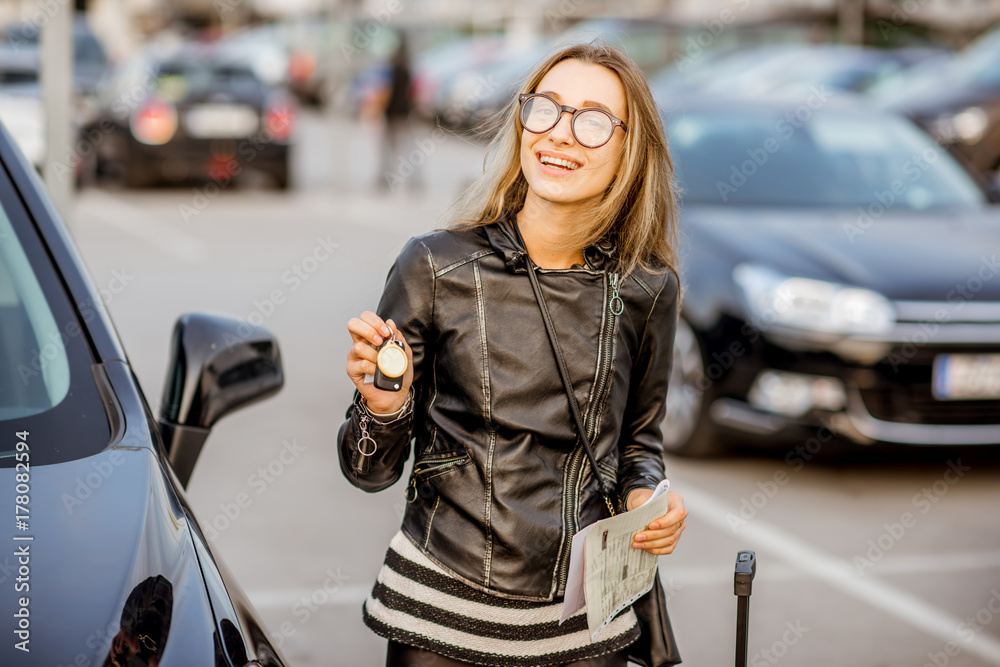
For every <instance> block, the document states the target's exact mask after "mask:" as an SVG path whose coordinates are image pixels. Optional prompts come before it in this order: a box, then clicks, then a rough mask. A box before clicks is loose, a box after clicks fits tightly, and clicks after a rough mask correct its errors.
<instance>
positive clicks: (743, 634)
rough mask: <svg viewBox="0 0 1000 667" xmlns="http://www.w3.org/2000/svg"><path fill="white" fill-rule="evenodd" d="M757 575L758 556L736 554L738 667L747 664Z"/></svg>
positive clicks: (735, 587)
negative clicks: (748, 633) (752, 598)
mask: <svg viewBox="0 0 1000 667" xmlns="http://www.w3.org/2000/svg"><path fill="white" fill-rule="evenodd" d="M756 574H757V556H756V554H754V552H752V551H749V550H747V551H741V552H739V553H738V554H736V571H735V572H734V573H733V594H734V595H736V596H737V597H736V600H737V601H736V667H746V664H747V630H748V628H749V625H750V594H751V593H752V592H753V578H754V576H755V575H756Z"/></svg>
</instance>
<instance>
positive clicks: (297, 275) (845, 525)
mask: <svg viewBox="0 0 1000 667" xmlns="http://www.w3.org/2000/svg"><path fill="white" fill-rule="evenodd" d="M309 123H311V124H312V125H310V127H312V130H311V132H310V135H315V136H317V137H318V136H320V135H322V133H323V132H326V133H327V134H326V135H325V139H324V140H322V141H320V140H316V141H312V142H307V143H306V144H303V145H300V152H299V154H298V155H297V156H296V173H295V178H296V182H297V183H298V186H299V187H298V188H297V189H296V190H293V192H291V193H288V194H278V193H270V192H266V191H263V192H257V191H245V190H239V189H237V188H223V189H222V190H221V191H220V192H218V193H217V194H215V195H214V196H212V197H211V198H210V200H209V201H208V203H207V204H206V205H205V206H204V207H203V208H202V209H200V210H199V212H198V213H197V214H196V215H193V216H190V217H189V219H185V218H184V216H183V215H182V211H183V207H184V206H185V205H191V202H192V201H194V198H195V197H196V196H197V194H198V192H199V190H198V188H192V187H190V186H183V187H178V188H172V189H157V190H151V191H145V192H125V191H120V190H115V189H111V188H107V189H97V190H88V191H84V192H83V193H82V194H81V195H80V197H79V198H78V200H77V202H76V205H75V210H74V213H73V216H72V218H71V225H72V233H73V235H74V236H75V237H76V239H77V240H78V242H79V245H80V247H81V250H82V253H83V255H84V259H85V261H86V263H87V265H88V266H89V268H90V270H91V273H92V276H93V278H94V282H95V284H96V286H97V287H98V289H99V290H104V291H103V292H102V294H104V295H105V300H106V301H107V302H108V307H109V309H110V311H111V313H112V316H113V317H114V319H115V322H116V324H117V327H118V331H119V333H120V335H121V337H122V339H123V341H124V345H125V349H126V350H127V352H128V355H129V359H130V361H131V363H132V365H133V367H134V369H135V371H136V374H137V375H138V377H139V379H140V381H141V382H142V384H143V386H144V388H145V391H146V393H147V398H148V399H149V401H150V404H151V407H152V408H153V410H154V411H155V410H156V406H157V402H158V400H159V393H160V388H161V386H162V383H163V374H164V370H165V367H166V363H167V343H168V340H169V336H170V332H171V327H172V324H173V321H174V319H175V318H176V317H177V315H179V314H180V313H182V312H187V311H191V310H208V311H216V312H227V313H231V314H234V315H236V316H239V317H242V318H244V319H247V318H250V317H251V316H252V315H253V313H258V315H256V316H253V317H255V318H260V319H261V320H262V321H263V322H264V324H265V326H267V327H268V328H270V329H271V330H272V331H274V332H275V333H276V334H277V336H278V338H279V341H280V344H281V351H282V356H283V361H284V364H285V369H286V386H285V387H284V389H283V390H282V391H281V393H280V394H278V395H277V396H276V397H275V398H273V399H271V400H269V401H266V402H264V403H261V404H259V405H254V406H252V407H250V408H247V409H246V411H245V413H243V414H241V415H240V418H236V417H227V418H226V419H223V420H222V421H221V422H220V423H219V424H218V425H217V426H216V427H215V429H214V431H213V434H212V436H211V437H210V438H209V441H208V444H207V445H206V448H205V451H204V453H203V455H202V458H201V460H200V461H199V463H198V466H197V468H196V469H195V472H194V475H193V477H192V480H191V484H190V488H189V491H188V495H189V500H190V502H191V504H192V506H193V508H194V510H195V512H196V513H197V514H198V516H199V519H200V521H201V523H202V525H203V526H207V527H208V528H207V532H208V533H209V536H210V537H211V538H212V541H213V543H214V545H215V548H216V549H217V551H218V553H219V554H221V556H222V557H223V558H224V559H225V561H226V562H227V563H228V564H229V566H230V568H231V569H232V570H233V571H234V573H235V574H236V576H237V578H238V579H239V581H240V582H241V583H242V584H243V586H244V588H246V589H247V591H248V592H249V594H250V597H251V599H252V600H253V601H254V602H255V604H256V605H257V607H258V609H259V611H260V612H261V615H262V617H263V618H264V620H265V621H266V623H267V625H268V627H269V629H270V631H271V633H272V637H274V638H275V641H276V642H277V643H280V644H281V645H282V649H283V650H284V652H285V653H286V656H287V657H288V658H289V661H290V664H292V665H296V666H298V667H308V666H310V665H317V666H318V665H331V664H334V665H352V666H365V665H373V666H374V665H381V664H384V657H383V656H384V654H383V651H384V642H383V640H381V639H380V638H378V637H376V636H375V635H374V634H372V633H371V632H370V631H368V630H367V629H366V628H365V627H364V626H363V624H362V623H361V612H360V608H361V603H362V601H363V599H364V597H365V595H366V594H367V592H368V590H369V589H370V587H371V584H372V582H373V580H374V577H375V574H376V573H377V571H378V568H379V566H380V564H381V561H382V557H383V555H384V553H385V548H386V546H387V544H388V540H389V538H390V536H391V535H392V534H393V532H395V530H396V528H397V527H398V525H399V519H400V516H401V512H402V507H403V502H404V501H403V489H402V484H397V485H396V486H394V487H392V488H391V489H389V490H388V491H385V492H383V493H379V494H371V495H369V494H365V493H363V492H361V491H359V490H357V489H354V488H353V487H351V486H350V485H349V484H348V483H347V482H346V481H345V480H344V478H343V477H342V476H341V474H340V471H339V468H338V465H337V457H336V453H335V451H334V438H335V434H336V429H337V427H338V426H339V424H340V422H341V420H342V417H343V412H344V410H345V409H346V407H347V405H348V402H349V400H350V395H351V392H350V383H349V381H348V380H347V378H346V377H345V376H344V371H343V362H344V359H345V356H346V353H347V349H348V346H349V337H348V336H347V333H346V328H345V323H346V321H347V319H348V318H349V317H351V316H353V315H355V314H357V313H359V312H361V311H362V310H364V309H367V308H372V307H374V305H375V303H376V301H377V299H378V295H379V293H380V291H381V287H382V283H383V281H384V278H385V273H386V271H387V270H388V268H389V265H390V264H391V261H392V259H393V257H394V256H395V254H396V252H397V251H398V249H399V248H400V247H401V246H402V244H403V242H404V241H405V240H406V238H408V237H409V236H411V235H413V234H417V233H421V232H423V231H426V230H429V229H431V228H433V227H435V226H437V225H438V224H440V222H441V220H442V216H443V215H444V213H445V211H446V209H447V207H448V205H449V204H450V203H451V201H452V200H453V198H454V196H455V193H456V192H457V190H458V187H459V186H460V184H461V183H462V182H463V181H464V180H465V179H467V178H469V177H471V176H472V175H474V174H475V173H476V170H477V169H478V168H479V166H480V161H481V149H478V148H476V147H475V146H470V145H469V144H467V143H466V142H465V141H464V140H458V139H454V140H452V141H450V142H442V143H440V144H438V145H437V146H438V148H436V149H435V152H434V153H433V154H432V155H429V156H428V159H427V160H426V162H425V164H424V169H426V171H425V173H424V176H425V177H426V181H425V189H424V190H423V191H412V192H411V191H409V190H407V189H406V188H403V189H402V190H401V191H400V192H397V193H393V194H392V196H389V197H378V196H376V195H375V194H374V192H373V190H372V189H371V188H370V187H368V186H367V185H365V183H367V182H368V178H369V176H370V174H372V173H374V172H373V169H374V165H375V161H374V155H375V153H374V148H371V147H369V148H368V149H365V141H369V140H368V139H365V137H364V135H363V133H361V132H352V131H351V125H350V124H349V123H346V122H341V123H340V124H333V125H331V126H325V125H324V124H323V119H322V118H319V117H314V118H310V119H308V121H307V124H309ZM337 137H339V138H340V141H347V142H354V143H353V144H351V146H352V148H351V154H352V155H354V156H355V157H354V158H348V157H345V155H344V154H343V153H336V152H332V151H331V150H329V146H331V145H334V144H335V141H334V140H335V139H337ZM358 156H360V157H358ZM365 169H367V170H368V171H367V172H365V171H364V170H365ZM202 194H204V191H202ZM791 447H792V448H794V444H793V445H792V446H791ZM918 454H919V456H918ZM792 461H793V462H792V463H788V462H786V460H785V458H784V457H783V456H782V455H780V454H779V455H778V456H768V457H754V456H743V457H738V458H731V459H721V460H714V461H689V460H680V459H670V460H669V461H668V471H669V474H670V477H671V481H672V488H673V489H674V490H676V491H678V492H680V493H681V494H683V495H685V497H686V504H687V506H688V508H689V509H690V512H691V516H690V517H689V519H688V528H687V530H686V532H685V534H684V538H683V540H682V542H681V545H680V547H679V549H678V551H677V552H676V553H675V554H674V555H672V556H669V557H664V558H662V559H661V571H662V574H663V580H664V583H665V585H666V586H667V588H668V593H669V595H670V612H671V616H672V618H673V622H674V626H675V630H676V632H677V637H678V641H679V642H680V647H681V651H682V654H683V656H684V660H685V664H688V665H717V664H725V663H728V662H730V661H731V660H732V654H733V646H734V636H735V629H734V627H735V623H734V617H735V610H736V601H735V598H734V596H733V592H732V568H733V561H734V558H735V555H736V552H737V551H738V550H739V549H741V548H752V549H755V550H756V551H757V555H758V577H757V581H756V583H755V586H754V595H753V597H752V601H751V622H750V623H751V627H750V642H749V646H750V657H751V661H750V664H751V665H754V667H759V666H761V665H768V666H770V665H776V664H779V663H780V664H782V665H789V666H792V665H809V666H810V667H824V666H827V665H829V666H831V667H832V666H840V665H847V664H851V665H871V666H875V665H886V666H890V665H892V666H895V665H904V666H913V667H923V666H924V665H932V666H935V667H946V666H947V667H952V666H958V667H973V666H982V665H1000V516H998V515H1000V513H998V512H997V507H998V506H1000V502H998V501H1000V483H998V482H1000V465H998V464H997V462H996V459H995V458H994V457H992V456H985V455H983V453H982V452H975V451H973V452H969V451H961V452H959V451H944V452H935V453H926V452H919V453H918V452H911V453H908V452H903V453H901V454H898V455H894V456H893V457H885V456H883V457H880V458H879V459H878V460H874V459H873V460H869V458H868V456H867V455H859V456H854V457H851V458H848V459H846V460H842V459H840V458H837V459H833V458H828V457H825V456H824V455H823V453H822V452H821V453H820V454H819V456H818V457H817V458H814V459H811V460H808V461H806V460H804V459H797V458H793V459H792ZM241 493H242V494H246V495H247V496H248V497H249V498H250V503H249V504H246V503H244V506H243V507H240V506H238V505H235V504H234V499H235V498H236V497H237V495H238V494H241Z"/></svg>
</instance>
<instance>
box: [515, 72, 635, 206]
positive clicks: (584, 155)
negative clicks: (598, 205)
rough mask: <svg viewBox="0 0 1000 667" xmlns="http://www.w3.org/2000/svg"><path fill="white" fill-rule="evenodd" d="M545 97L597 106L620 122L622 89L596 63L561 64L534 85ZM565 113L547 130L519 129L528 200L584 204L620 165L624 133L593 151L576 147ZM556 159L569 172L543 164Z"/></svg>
mask: <svg viewBox="0 0 1000 667" xmlns="http://www.w3.org/2000/svg"><path fill="white" fill-rule="evenodd" d="M533 92H537V93H545V94H546V95H548V96H549V97H551V98H552V99H554V100H555V101H556V102H558V103H559V104H561V105H563V106H569V107H573V108H574V109H584V108H594V107H596V108H598V109H604V110H605V111H608V112H610V113H611V114H612V115H613V116H615V117H616V118H619V119H621V120H622V121H624V122H625V123H626V124H627V123H628V118H627V117H626V115H625V114H626V106H625V88H624V87H623V86H622V82H621V80H620V79H619V78H618V75H617V74H615V73H614V72H612V71H611V70H609V69H608V68H606V67H604V66H602V65H594V64H592V63H585V62H582V61H580V60H576V59H570V60H563V61H562V62H560V63H559V64H557V65H556V66H555V67H553V68H552V69H550V70H549V71H548V73H547V74H546V75H545V76H544V77H543V78H542V80H541V81H540V82H539V84H538V87H537V89H536V90H535V91H533ZM572 119H573V115H572V114H571V113H563V114H562V115H561V116H560V118H559V122H558V123H557V124H556V126H555V127H553V128H552V129H551V130H549V131H548V132H544V133H542V134H534V133H532V132H528V131H527V130H525V129H524V128H522V129H521V171H523V172H524V177H525V179H526V180H527V181H528V187H529V193H528V196H529V197H530V196H536V197H538V198H540V199H543V200H546V201H550V202H553V203H560V204H571V203H579V202H583V201H586V200H588V199H591V198H594V197H600V196H602V195H603V194H604V192H605V190H607V187H608V186H609V185H610V184H611V181H612V179H613V178H614V176H615V174H616V173H617V172H618V167H619V166H620V164H621V155H622V147H623V142H624V141H625V133H624V132H623V131H622V130H621V128H615V130H614V133H613V134H612V135H611V140H610V141H608V143H606V144H604V145H603V146H600V147H598V148H587V147H585V146H582V145H580V144H579V143H578V142H577V141H576V138H575V137H574V136H573V131H572V129H571V126H570V122H571V121H572ZM549 158H560V159H562V160H568V161H569V162H570V163H572V165H574V166H573V168H566V167H564V166H559V165H555V164H544V163H543V160H548V159H549Z"/></svg>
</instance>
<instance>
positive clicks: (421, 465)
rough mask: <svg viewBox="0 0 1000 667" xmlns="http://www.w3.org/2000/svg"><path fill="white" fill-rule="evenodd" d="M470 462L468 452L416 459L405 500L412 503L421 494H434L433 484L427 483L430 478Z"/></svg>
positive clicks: (470, 457)
mask: <svg viewBox="0 0 1000 667" xmlns="http://www.w3.org/2000/svg"><path fill="white" fill-rule="evenodd" d="M471 462H472V456H470V455H469V452H446V453H441V454H435V455H434V456H433V457H424V458H422V459H420V460H419V461H416V462H415V463H414V464H413V474H412V475H410V485H409V487H408V488H407V489H406V500H407V501H408V502H411V503H412V502H415V501H416V500H417V498H419V497H420V496H421V495H434V487H433V485H429V484H428V483H429V482H430V480H432V479H434V478H435V477H440V476H441V475H444V474H446V473H449V472H452V471H454V470H458V469H459V468H461V467H462V466H465V465H468V464H469V463H471Z"/></svg>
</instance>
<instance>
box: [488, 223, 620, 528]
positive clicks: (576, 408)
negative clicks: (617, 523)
mask: <svg viewBox="0 0 1000 667" xmlns="http://www.w3.org/2000/svg"><path fill="white" fill-rule="evenodd" d="M510 222H511V225H513V227H514V234H515V235H516V236H517V240H518V242H519V243H520V244H521V247H522V248H525V253H524V259H525V263H526V266H527V267H528V280H529V282H531V290H532V291H533V292H534V293H535V300H536V301H537V302H538V309H539V310H540V311H542V321H543V322H544V323H545V332H546V333H547V334H548V335H549V343H550V344H551V345H552V353H553V354H554V355H555V357H556V365H557V366H558V367H559V377H561V378H562V383H563V388H564V389H565V390H566V397H567V398H568V399H569V410H570V412H572V413H573V421H574V422H576V431H577V433H578V434H579V436H580V440H581V441H582V442H583V448H584V449H585V450H586V452H587V458H589V459H590V467H591V469H592V470H593V471H594V477H596V478H597V483H598V485H599V486H600V488H601V494H602V495H603V496H604V502H605V504H606V505H607V506H608V511H609V512H610V513H611V516H614V515H615V513H616V512H615V506H614V503H612V502H611V491H610V489H608V487H607V485H606V484H605V483H604V478H603V477H601V473H600V472H599V469H598V467H597V457H595V456H594V448H593V446H592V445H591V444H590V438H589V437H588V436H587V429H586V427H585V426H584V424H583V417H582V416H581V415H580V405H579V403H577V400H576V394H574V393H573V383H572V382H570V379H569V370H568V369H567V368H566V360H565V358H564V357H563V353H562V348H560V347H559V338H558V337H557V336H556V329H555V326H554V325H553V324H552V317H551V316H550V315H549V307H548V305H547V304H546V303H545V296H544V295H543V294H542V288H541V286H540V285H539V284H538V276H536V275H535V263H534V262H532V261H531V257H529V256H528V253H527V246H526V245H525V244H524V239H523V238H521V230H519V229H518V228H517V220H516V219H515V218H514V217H511V218H510ZM501 224H503V223H501Z"/></svg>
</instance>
